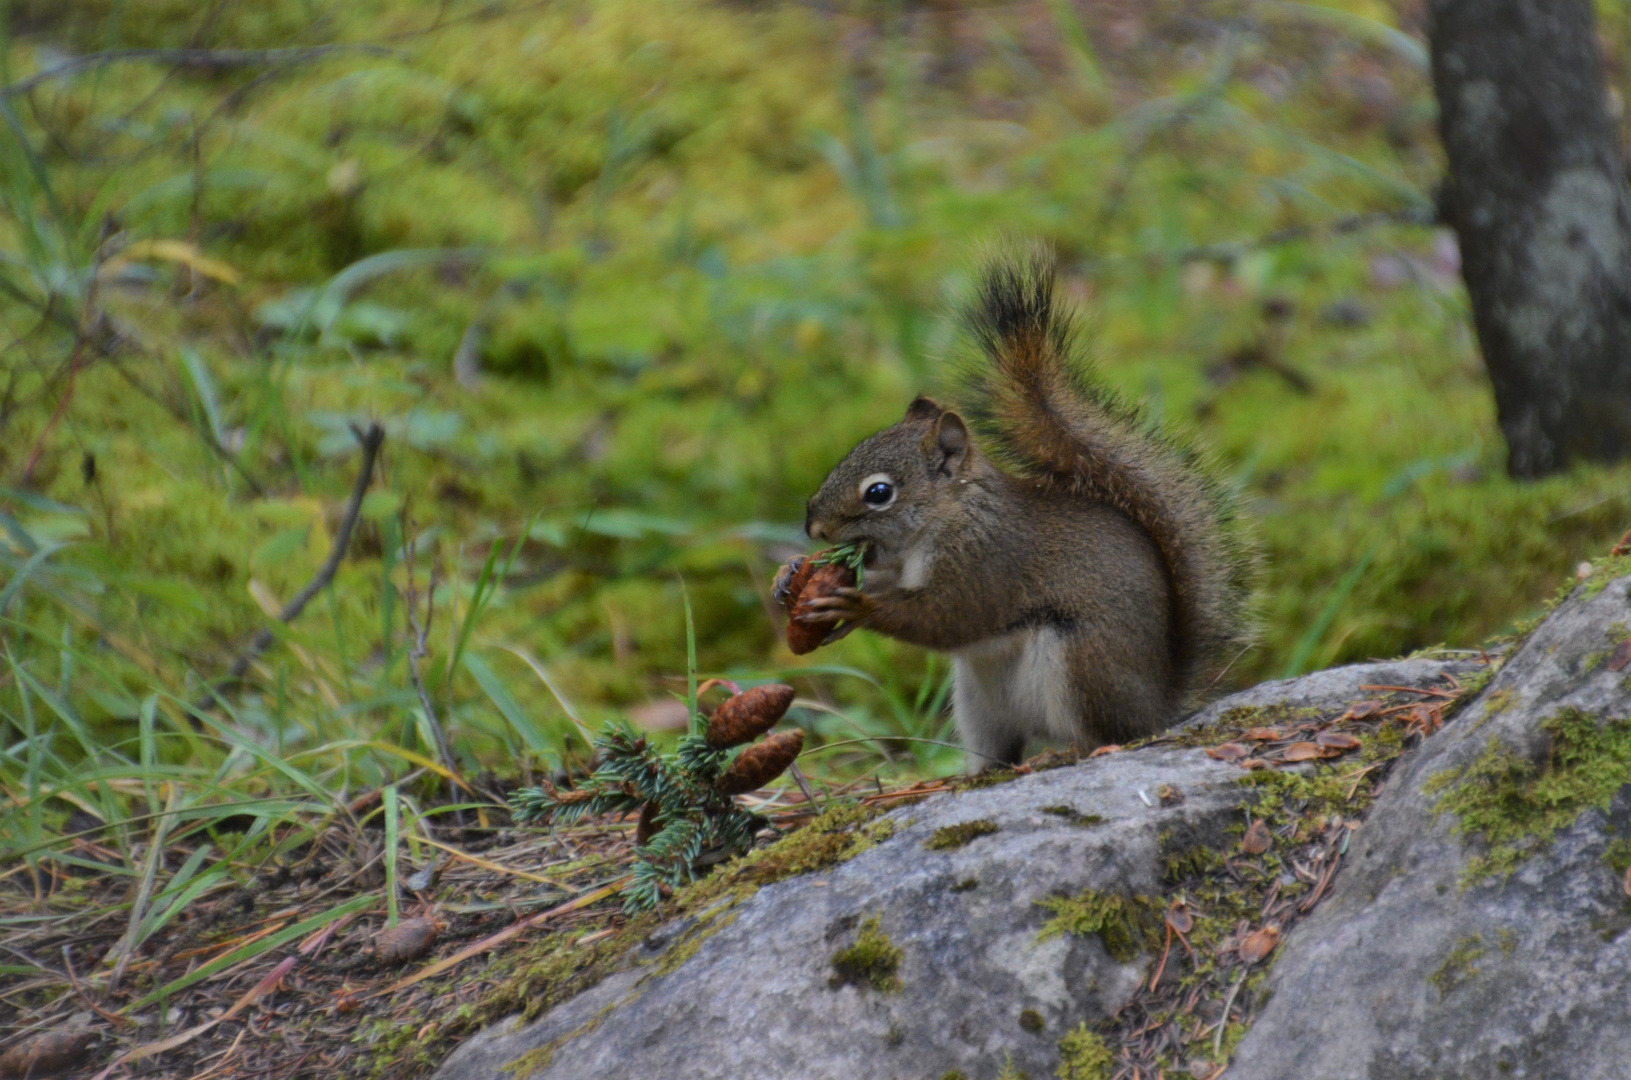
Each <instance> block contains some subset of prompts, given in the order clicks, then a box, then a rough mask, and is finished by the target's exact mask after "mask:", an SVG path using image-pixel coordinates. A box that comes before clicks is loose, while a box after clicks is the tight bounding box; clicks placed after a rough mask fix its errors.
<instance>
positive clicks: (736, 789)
mask: <svg viewBox="0 0 1631 1080" xmlns="http://www.w3.org/2000/svg"><path fill="white" fill-rule="evenodd" d="M803 748H804V732H802V731H799V730H797V729H795V730H793V731H782V732H778V733H777V734H775V735H772V736H770V738H768V739H766V740H765V741H764V742H762V743H759V744H758V745H756V746H750V747H748V748H747V749H746V750H744V751H742V752H741V754H739V755H737V758H736V760H735V761H733V762H731V767H730V768H728V769H726V770H725V771H724V772H723V773H722V774H720V777H719V779H718V780H716V781H714V787H715V788H716V789H718V791H719V792H720V794H722V795H742V794H744V793H746V792H749V791H757V790H759V789H760V788H762V787H764V786H765V785H766V784H768V783H770V782H771V781H772V780H774V779H776V777H778V776H780V775H781V774H782V773H784V772H786V771H787V767H788V766H789V765H791V764H793V761H794V759H795V758H797V757H798V756H799V751H800V750H802V749H803Z"/></svg>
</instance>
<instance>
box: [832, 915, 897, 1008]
mask: <svg viewBox="0 0 1631 1080" xmlns="http://www.w3.org/2000/svg"><path fill="white" fill-rule="evenodd" d="M905 955H906V954H905V953H903V952H902V951H901V950H900V949H899V948H897V947H896V946H895V944H894V943H893V942H892V941H890V940H889V937H888V935H886V934H885V933H884V932H883V929H882V926H881V925H880V917H879V916H877V915H874V916H872V917H871V918H870V919H868V920H867V921H866V922H864V923H862V924H861V929H860V932H859V933H857V934H856V937H855V943H854V944H852V945H850V946H849V947H848V948H845V949H840V950H838V951H837V952H835V953H833V955H832V970H833V974H832V978H831V979H830V980H828V984H829V985H830V986H832V987H834V988H835V989H836V988H837V987H840V986H846V985H847V986H870V987H872V989H874V990H877V991H879V992H880V993H886V994H889V993H894V992H896V991H898V990H899V989H900V986H901V983H900V979H899V978H897V977H896V975H895V972H896V971H897V970H899V968H900V962H901V960H902V959H904V958H905Z"/></svg>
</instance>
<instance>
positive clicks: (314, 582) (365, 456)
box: [195, 423, 385, 710]
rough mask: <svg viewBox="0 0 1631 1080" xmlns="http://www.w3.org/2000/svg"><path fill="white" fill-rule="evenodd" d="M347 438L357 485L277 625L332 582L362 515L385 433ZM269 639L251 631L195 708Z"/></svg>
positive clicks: (244, 668)
mask: <svg viewBox="0 0 1631 1080" xmlns="http://www.w3.org/2000/svg"><path fill="white" fill-rule="evenodd" d="M351 434H353V435H355V436H356V437H357V442H358V444H359V445H361V447H362V465H361V466H360V467H359V468H358V470H357V482H356V483H355V484H354V485H352V488H351V500H350V501H349V502H348V503H346V507H345V516H344V517H342V518H341V519H340V528H339V530H338V531H337V532H336V533H335V534H334V544H333V546H332V547H330V548H329V552H328V559H327V560H325V561H324V563H323V566H322V568H321V569H320V570H318V571H317V574H316V576H315V577H313V578H312V579H311V580H310V581H309V582H307V583H306V587H305V588H304V589H301V590H300V592H299V593H297V594H296V595H295V597H294V599H292V600H290V601H289V602H288V603H287V604H285V605H283V610H282V611H280V612H278V621H279V622H281V623H285V624H287V623H291V622H293V621H294V620H295V619H296V618H298V617H299V615H300V613H301V612H302V611H304V610H305V609H306V605H307V604H309V603H311V598H312V597H314V596H316V595H317V594H318V593H319V592H322V591H323V589H324V588H325V587H327V585H328V583H329V582H331V581H333V580H334V575H335V573H336V572H337V571H338V570H339V569H340V563H341V561H342V560H344V559H345V553H346V549H347V548H349V547H350V546H351V533H352V531H353V530H354V529H355V528H356V527H357V515H358V514H359V513H360V512H361V511H362V500H363V497H364V496H366V495H367V494H368V482H369V480H370V479H372V477H373V475H374V461H375V459H377V458H378V457H379V448H380V446H381V445H383V444H384V442H385V429H384V428H382V427H380V426H379V424H377V423H370V424H369V425H368V430H367V431H361V430H359V429H358V428H357V427H356V425H352V428H351ZM273 636H274V635H273V634H272V631H271V630H270V629H269V628H267V627H262V628H261V629H259V630H257V631H255V636H254V637H252V638H250V639H249V646H248V647H247V648H245V649H244V651H243V654H242V655H241V656H239V657H238V659H237V660H235V661H234V662H233V664H232V668H231V671H230V672H229V673H228V675H227V677H226V678H225V679H224V680H222V682H221V683H219V684H217V685H216V686H215V687H214V688H212V691H211V694H210V696H209V697H208V698H206V699H204V700H203V701H201V702H199V703H198V704H197V705H196V706H195V707H196V708H197V709H199V710H204V709H207V708H209V707H210V705H211V704H212V703H213V701H214V698H215V696H216V695H217V694H219V693H220V691H221V690H222V688H223V687H225V686H228V685H230V684H232V683H234V682H237V681H238V680H239V679H242V678H243V677H244V675H246V674H247V673H248V672H249V665H250V664H253V663H254V662H255V658H256V657H258V656H259V655H260V654H261V653H263V652H265V651H266V649H267V646H269V645H271V644H272V639H273Z"/></svg>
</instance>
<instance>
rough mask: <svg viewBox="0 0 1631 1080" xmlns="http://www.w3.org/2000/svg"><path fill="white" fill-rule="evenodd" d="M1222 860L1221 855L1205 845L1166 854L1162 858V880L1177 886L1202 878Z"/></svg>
mask: <svg viewBox="0 0 1631 1080" xmlns="http://www.w3.org/2000/svg"><path fill="white" fill-rule="evenodd" d="M1222 859H1223V857H1222V856H1221V855H1219V854H1218V853H1217V852H1216V851H1213V850H1212V849H1211V848H1209V847H1207V846H1206V845H1204V844H1196V845H1194V846H1193V847H1189V848H1185V849H1184V850H1182V851H1174V852H1172V853H1170V854H1165V855H1163V856H1162V858H1161V880H1162V881H1163V882H1165V883H1166V884H1168V885H1177V884H1178V883H1180V882H1183V881H1187V880H1188V879H1190V878H1194V877H1200V876H1201V875H1202V874H1204V873H1206V872H1207V871H1208V870H1210V869H1212V867H1214V866H1216V865H1218V863H1219V862H1221V861H1222Z"/></svg>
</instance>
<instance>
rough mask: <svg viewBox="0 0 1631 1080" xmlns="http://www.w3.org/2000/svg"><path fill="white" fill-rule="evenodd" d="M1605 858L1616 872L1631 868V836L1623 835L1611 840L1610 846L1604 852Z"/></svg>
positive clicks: (1623, 871)
mask: <svg viewBox="0 0 1631 1080" xmlns="http://www.w3.org/2000/svg"><path fill="white" fill-rule="evenodd" d="M1603 860H1604V861H1605V862H1607V863H1608V865H1609V867H1610V868H1611V869H1613V871H1614V872H1615V873H1616V874H1623V873H1625V872H1626V870H1628V869H1631V837H1625V836H1622V837H1620V838H1619V839H1617V840H1611V841H1609V844H1608V848H1607V849H1606V850H1605V851H1604V852H1603Z"/></svg>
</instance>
